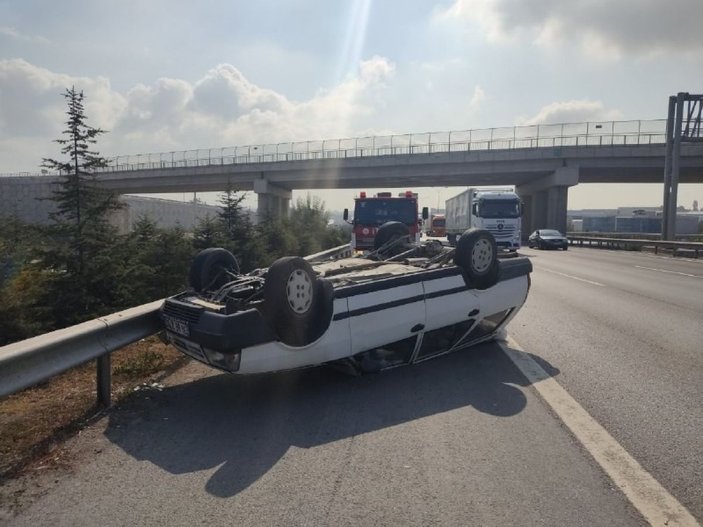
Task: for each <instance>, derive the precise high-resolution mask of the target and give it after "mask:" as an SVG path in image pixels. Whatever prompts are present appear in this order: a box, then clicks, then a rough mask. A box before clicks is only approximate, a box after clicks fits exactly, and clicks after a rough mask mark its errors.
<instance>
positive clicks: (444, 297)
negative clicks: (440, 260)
mask: <svg viewBox="0 0 703 527" xmlns="http://www.w3.org/2000/svg"><path fill="white" fill-rule="evenodd" d="M452 271H454V272H453V273H452ZM423 290H424V293H425V313H426V324H425V330H424V335H423V338H422V343H421V344H420V348H419V350H418V353H417V356H416V360H418V361H419V360H423V359H426V358H429V357H432V356H434V355H438V354H441V353H444V352H446V351H449V350H451V349H452V348H453V347H454V346H455V345H456V344H457V343H458V342H459V341H461V339H462V338H463V337H464V336H466V334H467V333H468V332H469V331H470V330H471V328H472V327H473V326H474V324H475V322H476V320H477V317H478V316H479V314H480V298H479V296H478V295H477V294H475V292H474V291H473V290H471V289H469V288H468V287H467V286H466V283H465V282H464V277H463V276H462V275H461V273H460V272H458V270H456V269H454V270H449V269H443V270H441V271H439V272H430V273H427V276H426V279H425V280H424V281H423Z"/></svg>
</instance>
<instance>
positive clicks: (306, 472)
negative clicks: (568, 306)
mask: <svg viewBox="0 0 703 527" xmlns="http://www.w3.org/2000/svg"><path fill="white" fill-rule="evenodd" d="M536 360H538V361H539V362H540V363H541V364H542V366H543V368H545V369H546V370H547V371H548V372H549V373H550V374H551V375H553V376H555V378H558V377H559V375H560V372H559V370H558V369H556V368H554V367H553V366H551V365H549V364H547V363H546V362H544V361H541V360H540V359H539V358H536ZM62 459H63V460H64V465H68V466H69V467H70V469H69V470H65V471H56V470H52V471H48V470H47V471H41V470H40V471H35V472H34V473H33V475H32V477H31V478H30V479H29V480H27V481H25V482H24V483H21V482H20V483H14V484H13V485H14V486H13V487H10V488H7V489H5V491H4V493H5V496H7V495H10V496H21V499H23V500H24V501H25V502H26V503H25V505H24V508H23V510H22V512H21V513H20V514H19V515H18V516H15V517H10V516H6V517H5V518H4V523H6V524H8V525H13V526H20V525H21V526H29V525H31V526H36V525H49V524H51V525H56V526H62V525H66V526H69V525H70V526H75V525H102V526H110V525H169V526H174V525H196V524H197V525H257V526H258V525H286V526H288V525H335V526H337V525H501V526H503V525H535V524H542V525H555V526H556V525H558V526H561V525H583V526H591V525H643V524H644V521H643V519H642V517H641V516H640V515H639V514H638V512H637V511H636V510H635V509H634V508H633V506H632V505H631V504H630V503H629V502H628V501H627V500H626V499H625V498H624V496H623V495H622V494H621V493H620V492H619V491H617V490H615V489H614V488H613V486H612V484H611V482H610V481H609V480H608V478H607V477H606V476H605V475H604V473H603V472H602V470H601V469H600V467H599V466H598V465H596V463H595V462H594V461H593V460H592V459H591V457H590V456H589V455H588V454H586V453H585V452H584V451H583V450H582V449H581V448H580V447H579V446H578V444H577V443H576V442H575V440H574V438H573V437H572V436H571V434H570V433H569V432H568V430H566V429H565V428H564V427H563V425H561V423H560V422H559V421H558V420H556V419H555V418H554V416H553V415H552V413H551V412H550V411H549V410H548V409H547V407H546V406H545V405H544V404H543V402H542V401H541V400H540V399H539V397H538V396H537V395H536V393H535V392H534V390H533V389H532V388H531V387H530V386H529V384H528V383H527V381H526V379H525V377H524V376H523V375H521V373H520V372H519V371H518V370H517V368H516V367H515V366H514V364H513V363H512V362H511V361H510V359H509V358H508V357H507V356H506V355H505V354H504V353H503V352H502V350H501V348H500V347H499V346H498V344H496V343H490V344H485V345H482V346H480V347H477V348H474V349H471V350H466V351H465V352H458V353H454V354H451V355H447V356H445V357H442V358H438V359H435V360H432V361H428V362H425V363H423V364H419V365H416V366H412V367H406V368H400V369H397V370H393V371H391V372H387V373H384V374H380V375H366V376H362V377H348V376H345V375H342V374H341V373H339V372H336V371H331V370H329V369H326V368H315V369H310V370H305V371H298V372H290V373H284V374H277V375H268V376H257V377H239V378H235V377H232V376H227V375H220V374H215V373H214V372H213V371H212V370H208V369H207V368H205V367H204V366H202V365H199V364H191V365H189V366H187V367H186V368H185V369H183V370H180V371H179V372H177V373H176V374H175V375H174V376H173V377H171V378H169V379H168V382H167V386H166V387H164V388H163V389H162V390H152V391H140V392H137V393H136V394H135V395H134V397H133V399H132V400H131V401H130V402H129V403H127V404H125V405H124V406H123V407H122V408H119V409H116V410H114V411H113V412H111V413H110V415H109V416H108V418H106V419H103V420H101V421H100V422H99V423H98V424H97V425H95V426H93V427H91V428H90V429H88V430H87V431H85V432H84V433H82V434H81V436H79V437H78V438H76V439H75V440H73V441H71V442H70V443H69V445H68V446H67V448H66V451H65V454H64V455H63V456H62ZM22 485H24V486H22ZM32 495H33V496H34V498H31V496H32ZM1 520H2V517H1V516H0V523H2V521H1Z"/></svg>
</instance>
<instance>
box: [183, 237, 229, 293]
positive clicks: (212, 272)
mask: <svg viewBox="0 0 703 527" xmlns="http://www.w3.org/2000/svg"><path fill="white" fill-rule="evenodd" d="M231 273H235V274H239V264H238V263H237V259H236V258H235V257H234V255H233V254H232V253H231V252H229V251H228V250H227V249H222V248H220V247H210V248H208V249H203V250H202V251H200V252H199V253H198V254H197V255H196V257H195V259H194V260H193V263H192V264H191V266H190V272H189V273H188V283H189V284H190V286H191V287H192V288H193V289H194V290H195V291H196V292H198V293H203V292H205V291H214V290H217V289H219V288H220V287H222V286H223V285H225V284H226V283H228V282H231V281H232V276H231Z"/></svg>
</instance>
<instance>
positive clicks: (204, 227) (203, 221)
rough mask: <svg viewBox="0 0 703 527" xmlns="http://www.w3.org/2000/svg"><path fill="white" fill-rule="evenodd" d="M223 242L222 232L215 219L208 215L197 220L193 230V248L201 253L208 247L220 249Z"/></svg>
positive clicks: (219, 224)
mask: <svg viewBox="0 0 703 527" xmlns="http://www.w3.org/2000/svg"><path fill="white" fill-rule="evenodd" d="M224 241H225V236H224V230H223V229H222V225H221V223H220V222H219V220H218V219H217V218H214V217H212V216H210V214H206V215H205V217H204V218H198V222H197V224H196V225H195V227H194V229H193V248H195V249H196V250H198V251H202V250H203V249H207V248H208V247H221V246H222V245H223V243H224Z"/></svg>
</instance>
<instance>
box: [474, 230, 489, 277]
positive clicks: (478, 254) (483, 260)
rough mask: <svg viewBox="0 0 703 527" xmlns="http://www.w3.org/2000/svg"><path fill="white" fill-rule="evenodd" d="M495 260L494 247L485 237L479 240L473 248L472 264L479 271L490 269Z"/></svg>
mask: <svg viewBox="0 0 703 527" xmlns="http://www.w3.org/2000/svg"><path fill="white" fill-rule="evenodd" d="M492 261H493V247H492V246H491V244H490V242H489V241H488V240H486V239H485V238H482V239H480V240H478V241H477V242H476V243H475V244H474V247H473V249H472V250H471V266H472V267H473V268H474V270H475V271H476V272H477V273H483V272H485V271H487V270H488V268H489V267H490V266H491V262H492Z"/></svg>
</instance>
